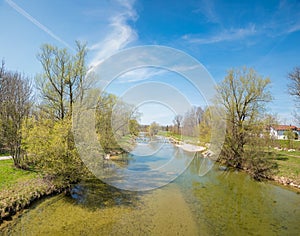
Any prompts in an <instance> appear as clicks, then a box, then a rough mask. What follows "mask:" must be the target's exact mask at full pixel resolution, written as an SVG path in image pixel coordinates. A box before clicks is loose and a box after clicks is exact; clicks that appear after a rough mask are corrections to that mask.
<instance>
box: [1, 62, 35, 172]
mask: <svg viewBox="0 0 300 236" xmlns="http://www.w3.org/2000/svg"><path fill="white" fill-rule="evenodd" d="M31 98H32V90H31V85H30V82H29V80H28V78H26V77H25V76H24V75H22V74H20V73H18V72H10V71H6V70H5V67H4V62H2V66H1V69H0V120H1V122H0V130H1V134H2V135H1V137H2V144H3V145H4V146H6V147H7V148H8V149H9V153H10V155H11V156H12V158H13V160H14V164H15V165H16V166H18V167H20V166H21V162H22V155H21V139H22V133H21V127H22V123H23V121H24V119H25V118H26V117H28V115H29V112H30V107H31Z"/></svg>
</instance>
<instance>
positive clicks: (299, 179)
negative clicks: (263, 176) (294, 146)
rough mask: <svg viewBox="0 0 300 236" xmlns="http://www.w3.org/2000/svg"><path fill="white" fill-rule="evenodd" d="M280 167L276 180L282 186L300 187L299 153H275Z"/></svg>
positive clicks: (274, 158)
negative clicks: (294, 185)
mask: <svg viewBox="0 0 300 236" xmlns="http://www.w3.org/2000/svg"><path fill="white" fill-rule="evenodd" d="M273 153H274V157H273V160H274V161H275V162H276V163H277V165H278V172H277V174H276V176H275V180H276V181H277V182H280V183H282V184H285V185H287V184H289V185H293V184H296V185H299V186H300V155H299V153H298V152H286V151H273Z"/></svg>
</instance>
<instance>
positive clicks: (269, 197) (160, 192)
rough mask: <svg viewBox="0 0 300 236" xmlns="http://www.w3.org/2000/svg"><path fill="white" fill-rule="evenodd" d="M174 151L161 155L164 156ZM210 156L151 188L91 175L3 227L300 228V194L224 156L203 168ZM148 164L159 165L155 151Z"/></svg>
mask: <svg viewBox="0 0 300 236" xmlns="http://www.w3.org/2000/svg"><path fill="white" fill-rule="evenodd" d="M167 148H168V149H170V146H168V147H167ZM173 148H174V149H176V148H178V147H175V146H173ZM145 158H146V157H143V159H142V163H143V165H144V167H145V168H146V167H147V161H146V160H145ZM167 159H168V158H166V160H160V161H161V162H162V163H161V164H163V163H164V161H167ZM203 160H204V159H203V157H202V156H200V155H198V156H196V157H195V158H194V160H193V161H192V162H191V164H190V165H189V167H188V168H187V169H186V170H185V172H184V173H183V174H182V175H180V176H179V177H178V178H176V179H175V180H174V181H172V182H171V183H170V184H168V185H165V186H163V187H160V188H158V189H154V190H151V191H143V192H132V191H126V190H119V189H117V188H114V187H112V186H109V185H106V184H104V183H103V182H101V181H99V180H97V179H90V180H86V181H84V182H81V183H79V184H77V185H75V186H74V187H73V190H72V191H71V194H70V195H68V196H66V195H64V194H61V195H58V196H55V197H50V198H46V199H43V200H41V201H38V202H37V203H35V204H34V205H33V206H32V207H31V208H30V209H27V210H25V211H24V212H23V214H22V215H21V216H20V217H19V218H17V219H15V220H14V221H13V222H12V223H11V224H10V225H9V226H8V227H6V228H4V229H2V231H0V233H2V234H11V235H299V232H300V224H299V222H300V221H299V220H300V194H298V193H297V192H296V191H292V190H290V189H287V188H284V187H282V186H277V185H275V184H272V183H270V182H257V181H254V180H252V179H251V178H250V177H249V176H248V175H247V174H245V173H242V172H238V171H232V170H224V168H220V167H219V166H218V165H217V164H215V165H214V167H213V168H212V169H211V170H210V171H209V172H208V173H207V174H206V175H204V176H199V169H200V168H201V164H202V163H203ZM148 164H149V166H153V165H154V159H153V158H152V159H151V158H150V159H149V163H148ZM137 167H140V165H139V160H138V157H136V156H132V155H131V158H130V159H129V161H128V168H131V169H134V168H137ZM155 168H157V167H155Z"/></svg>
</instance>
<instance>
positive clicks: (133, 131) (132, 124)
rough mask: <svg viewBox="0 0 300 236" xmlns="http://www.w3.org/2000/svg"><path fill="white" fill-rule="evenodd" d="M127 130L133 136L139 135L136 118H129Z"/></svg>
mask: <svg viewBox="0 0 300 236" xmlns="http://www.w3.org/2000/svg"><path fill="white" fill-rule="evenodd" d="M129 132H130V134H131V135H133V136H138V135H139V123H138V122H137V120H136V119H131V120H129Z"/></svg>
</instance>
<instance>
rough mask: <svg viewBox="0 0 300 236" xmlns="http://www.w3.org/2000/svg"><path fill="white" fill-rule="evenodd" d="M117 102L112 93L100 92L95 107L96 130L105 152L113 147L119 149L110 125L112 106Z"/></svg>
mask: <svg viewBox="0 0 300 236" xmlns="http://www.w3.org/2000/svg"><path fill="white" fill-rule="evenodd" d="M116 103H117V97H116V96H115V95H112V94H102V95H101V96H100V97H99V99H98V103H97V108H96V132H97V135H98V139H99V142H100V144H101V146H102V148H103V149H104V151H105V152H106V153H108V152H110V151H111V150H114V149H120V146H119V145H118V143H117V141H116V139H115V136H114V132H113V127H112V112H113V107H114V105H115V104H116Z"/></svg>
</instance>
